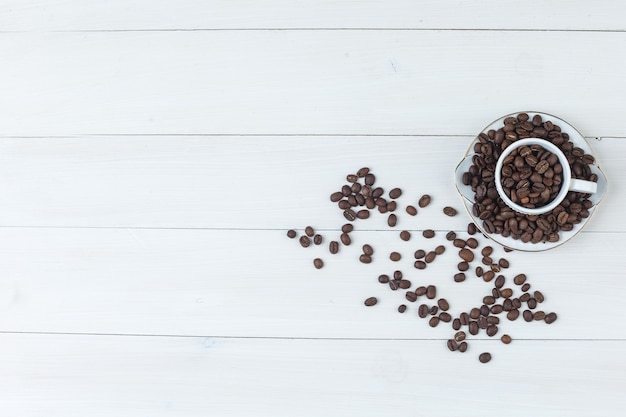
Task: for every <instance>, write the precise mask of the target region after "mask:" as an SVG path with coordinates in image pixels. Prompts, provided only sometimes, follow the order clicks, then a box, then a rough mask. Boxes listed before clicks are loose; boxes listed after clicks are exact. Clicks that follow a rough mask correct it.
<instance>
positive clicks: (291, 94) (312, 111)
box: [0, 31, 626, 137]
mask: <svg viewBox="0 0 626 417" xmlns="http://www.w3.org/2000/svg"><path fill="white" fill-rule="evenodd" d="M625 38H626V33H607V32H572V33H568V34H567V36H564V35H563V34H562V33H560V32H549V31H546V32H542V31H537V32H492V31H487V32H485V31H469V32H454V31H417V32H405V31H286V32H285V31H260V32H254V31H253V32H250V31H226V32H224V31H217V32H202V31H201V32H193V31H192V32H121V33H120V32H116V33H111V32H97V33H52V34H51V33H5V34H3V35H2V36H1V37H0V55H1V56H3V57H4V64H3V68H2V80H3V100H2V101H0V114H2V115H3V117H2V118H1V119H0V132H2V134H3V135H15V136H27V135H40V136H55V135H74V134H137V133H139V134H145V133H155V134H171V133H173V134H207V133H210V134H407V135H414V134H420V135H475V134H476V132H477V131H480V130H481V129H482V128H483V127H484V126H486V125H487V124H488V123H490V122H491V121H492V120H495V119H497V118H498V117H500V116H502V115H504V114H508V113H511V112H516V111H523V110H527V111H530V110H537V111H543V112H547V113H550V114H555V115H557V116H560V117H562V118H563V119H564V120H567V121H569V122H570V123H571V124H573V125H574V126H576V127H577V128H578V129H579V130H580V131H581V132H582V133H583V134H584V135H585V136H591V137H596V136H620V137H621V136H626V128H624V124H623V123H622V113H621V108H622V104H623V97H624V96H626V81H625V80H624V77H623V71H622V69H623V68H624V67H626V56H625V55H624V54H619V53H607V51H619V50H622V49H623V45H624V42H625ZM520 89H522V90H524V92H523V93H521V92H520Z"/></svg>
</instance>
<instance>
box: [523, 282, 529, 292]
mask: <svg viewBox="0 0 626 417" xmlns="http://www.w3.org/2000/svg"><path fill="white" fill-rule="evenodd" d="M529 289H530V284H529V283H525V284H524V285H522V291H524V292H526V291H528V290H529Z"/></svg>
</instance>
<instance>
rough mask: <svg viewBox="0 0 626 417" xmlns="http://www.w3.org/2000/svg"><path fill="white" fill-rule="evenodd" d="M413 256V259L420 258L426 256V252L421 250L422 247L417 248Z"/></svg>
mask: <svg viewBox="0 0 626 417" xmlns="http://www.w3.org/2000/svg"><path fill="white" fill-rule="evenodd" d="M413 256H415V259H421V258H423V257H424V256H426V252H425V251H424V250H422V249H418V250H416V251H415V253H414V254H413Z"/></svg>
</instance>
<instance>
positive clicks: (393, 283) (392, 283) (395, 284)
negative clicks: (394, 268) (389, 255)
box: [389, 281, 400, 291]
mask: <svg viewBox="0 0 626 417" xmlns="http://www.w3.org/2000/svg"><path fill="white" fill-rule="evenodd" d="M398 283H399V281H389V288H390V289H391V291H396V290H397V289H398V288H400V285H399V284H398Z"/></svg>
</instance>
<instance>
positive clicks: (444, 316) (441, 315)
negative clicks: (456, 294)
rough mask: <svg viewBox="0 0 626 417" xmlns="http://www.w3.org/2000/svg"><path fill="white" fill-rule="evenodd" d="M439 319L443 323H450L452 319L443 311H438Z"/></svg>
mask: <svg viewBox="0 0 626 417" xmlns="http://www.w3.org/2000/svg"><path fill="white" fill-rule="evenodd" d="M439 320H441V321H442V322H444V323H450V322H451V321H452V316H451V315H450V314H449V313H446V312H445V311H444V312H443V313H439Z"/></svg>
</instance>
